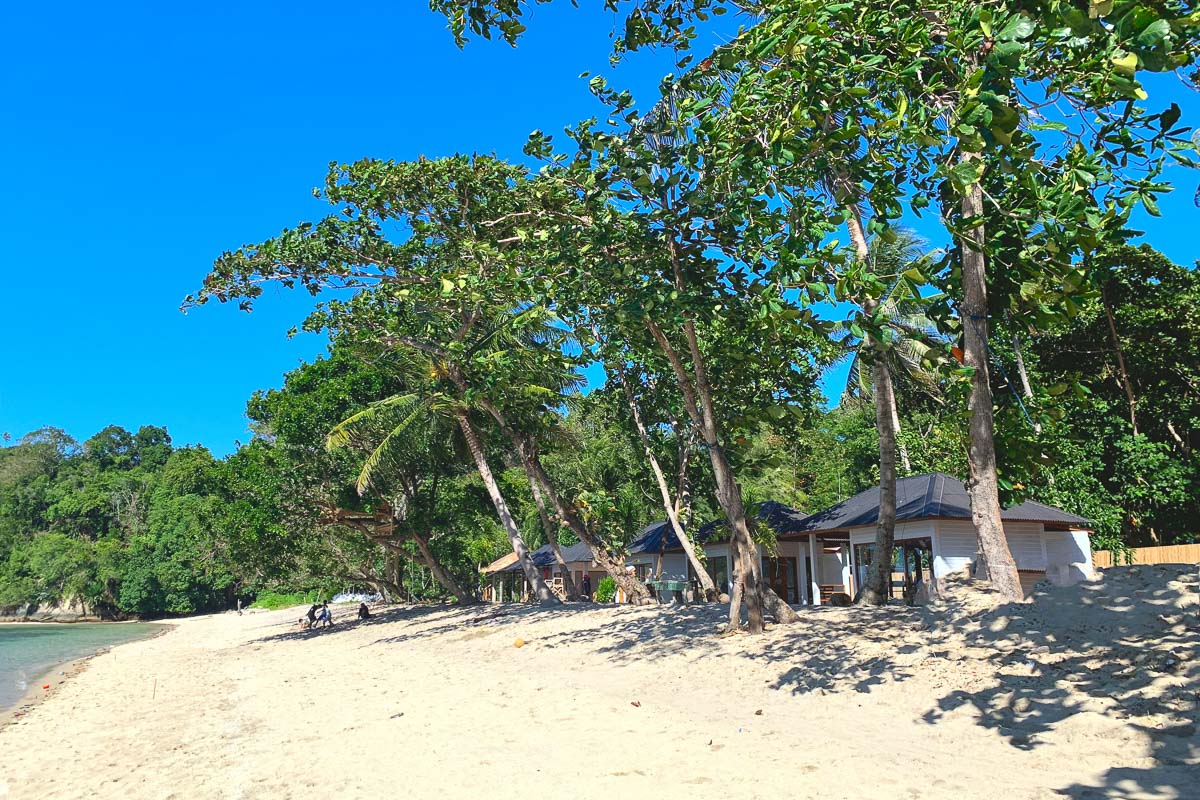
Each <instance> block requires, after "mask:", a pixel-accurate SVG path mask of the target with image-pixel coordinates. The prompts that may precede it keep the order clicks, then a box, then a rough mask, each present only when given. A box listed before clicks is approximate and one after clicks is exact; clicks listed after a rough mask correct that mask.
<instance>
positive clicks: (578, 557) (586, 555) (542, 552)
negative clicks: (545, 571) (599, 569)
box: [500, 542, 592, 572]
mask: <svg viewBox="0 0 1200 800" xmlns="http://www.w3.org/2000/svg"><path fill="white" fill-rule="evenodd" d="M560 549H561V550H562V554H563V561H566V562H567V563H568V564H571V563H573V562H576V561H591V560H592V549H591V548H590V547H588V546H587V545H586V544H584V543H583V542H576V543H575V544H568V545H561V546H560ZM529 559H530V560H531V561H532V562H533V565H534V566H535V567H538V568H539V569H540V568H542V567H551V566H554V564H555V563H556V562H555V559H554V551H553V550H551V549H550V545H548V544H544V545H542V546H541V547H539V548H538V549H537V550H534V551H533V552H532V553H530V554H529ZM520 570H521V564H520V562H516V563H513V564H510V565H509V566H507V567H505V568H504V569H502V570H500V571H501V572H520Z"/></svg>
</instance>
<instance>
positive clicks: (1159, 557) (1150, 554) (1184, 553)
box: [1092, 544, 1200, 567]
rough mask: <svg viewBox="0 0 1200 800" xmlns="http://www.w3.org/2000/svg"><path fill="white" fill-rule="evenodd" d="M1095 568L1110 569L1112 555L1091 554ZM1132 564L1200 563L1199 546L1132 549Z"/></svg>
mask: <svg viewBox="0 0 1200 800" xmlns="http://www.w3.org/2000/svg"><path fill="white" fill-rule="evenodd" d="M1092 563H1093V564H1094V565H1095V566H1097V567H1111V566H1112V565H1113V554H1112V553H1111V552H1109V551H1108V550H1097V551H1096V552H1094V553H1092ZM1133 563H1134V564H1196V563H1200V544H1171V545H1166V546H1164V547H1135V548H1133Z"/></svg>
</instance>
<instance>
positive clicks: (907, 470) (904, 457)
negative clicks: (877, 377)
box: [888, 373, 912, 475]
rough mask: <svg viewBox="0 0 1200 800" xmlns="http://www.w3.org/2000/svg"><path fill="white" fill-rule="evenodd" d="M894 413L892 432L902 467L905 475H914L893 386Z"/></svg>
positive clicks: (891, 407)
mask: <svg viewBox="0 0 1200 800" xmlns="http://www.w3.org/2000/svg"><path fill="white" fill-rule="evenodd" d="M891 377H892V376H891V374H890V373H889V374H888V383H891ZM888 405H889V406H890V411H891V412H892V432H893V433H894V434H895V437H896V450H897V451H898V452H899V454H900V466H902V467H904V474H905V475H911V474H912V462H911V461H909V459H908V446H907V445H905V444H904V439H903V437H901V435H900V410H899V409H898V408H897V407H896V387H895V386H892V400H891V402H890V403H889V404H888Z"/></svg>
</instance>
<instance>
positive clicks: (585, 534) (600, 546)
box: [513, 435, 650, 604]
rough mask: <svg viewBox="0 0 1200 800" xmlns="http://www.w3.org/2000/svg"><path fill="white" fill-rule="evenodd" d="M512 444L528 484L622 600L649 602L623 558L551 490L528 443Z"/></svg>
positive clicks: (516, 442)
mask: <svg viewBox="0 0 1200 800" xmlns="http://www.w3.org/2000/svg"><path fill="white" fill-rule="evenodd" d="M513 444H514V445H515V446H516V447H517V452H518V453H519V455H520V456H521V462H522V463H523V464H524V466H525V472H526V474H527V475H528V476H529V479H530V480H533V481H536V482H537V483H539V484H540V485H541V487H542V490H543V491H544V492H545V493H546V496H547V497H548V498H550V504H551V505H553V506H554V510H555V513H556V514H557V515H558V517H559V519H561V520H562V521H563V522H565V523H566V524H567V526H568V527H569V528H570V529H571V531H572V532H573V533H574V534H575V535H576V536H578V537H579V541H581V542H583V543H584V544H586V545H587V546H588V549H589V550H591V551H592V558H593V559H594V560H595V561H596V563H597V564H599V565H600V568H601V569H603V570H605V571H606V572H608V574H609V575H611V576H612V579H613V581H615V582H616V584H617V586H619V587H621V589H622V590H623V591H624V592H625V596H626V597H628V598H629V599H630V601H631V602H632V603H634V604H640V603H644V602H646V601H648V600H649V599H650V591H649V590H648V589H647V588H646V585H645V584H644V583H642V582H641V581H640V580H638V579H637V576H636V575H631V574H630V573H629V572H628V571H627V570H626V569H625V558H624V557H623V556H621V555H619V554H617V553H614V552H612V551H611V550H609V549H608V547H607V546H605V544H604V543H603V542H601V541H600V540H599V539H597V538H596V537H595V536H593V535H592V532H591V531H589V530H588V528H587V526H586V525H584V524H583V520H582V519H580V518H579V514H578V513H577V512H576V511H575V509H574V508H573V507H572V506H570V505H569V504H567V503H566V502H564V501H563V499H562V496H561V495H559V493H558V490H557V489H555V488H554V484H552V483H551V482H550V476H549V475H547V474H546V470H545V469H544V468H543V467H542V462H541V459H539V458H538V456H537V453H536V452H534V450H533V447H532V444H531V443H530V442H528V441H522V440H521V438H520V437H519V436H516V435H514V439H513Z"/></svg>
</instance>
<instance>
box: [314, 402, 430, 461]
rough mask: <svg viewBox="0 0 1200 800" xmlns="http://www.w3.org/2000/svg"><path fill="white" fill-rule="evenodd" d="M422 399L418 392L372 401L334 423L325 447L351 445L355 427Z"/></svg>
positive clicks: (333, 447)
mask: <svg viewBox="0 0 1200 800" xmlns="http://www.w3.org/2000/svg"><path fill="white" fill-rule="evenodd" d="M420 400H421V397H420V395H418V394H396V395H392V396H391V397H385V398H384V399H383V400H379V401H376V402H374V403H372V404H371V405H369V406H367V407H366V408H364V409H363V410H362V411H359V412H357V413H355V414H351V415H350V416H349V417H346V419H344V420H342V421H341V422H339V423H338V424H337V425H334V426H333V428H332V429H331V430H330V431H329V434H328V435H327V436H326V437H325V449H326V450H337V449H338V448H341V447H346V446H348V445H350V444H351V443H352V442H353V440H354V430H355V428H357V427H359V426H361V425H364V424H367V423H370V422H376V421H378V420H379V419H381V418H382V415H383V413H384V412H385V411H388V410H391V409H393V408H396V407H399V406H406V405H408V404H410V403H413V402H420Z"/></svg>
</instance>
